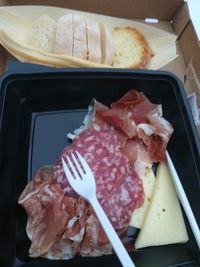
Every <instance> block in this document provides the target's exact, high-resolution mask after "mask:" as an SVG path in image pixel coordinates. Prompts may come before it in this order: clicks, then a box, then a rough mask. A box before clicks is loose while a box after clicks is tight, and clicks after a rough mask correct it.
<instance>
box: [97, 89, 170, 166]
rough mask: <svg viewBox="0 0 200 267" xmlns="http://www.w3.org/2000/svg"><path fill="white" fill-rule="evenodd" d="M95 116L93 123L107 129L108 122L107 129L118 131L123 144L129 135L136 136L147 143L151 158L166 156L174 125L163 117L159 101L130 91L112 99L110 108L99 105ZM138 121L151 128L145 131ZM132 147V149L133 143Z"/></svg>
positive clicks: (154, 159) (157, 159)
mask: <svg viewBox="0 0 200 267" xmlns="http://www.w3.org/2000/svg"><path fill="white" fill-rule="evenodd" d="M95 118H96V119H94V121H95V123H97V124H98V125H99V126H100V127H101V128H103V129H105V127H106V128H107V129H108V125H110V129H111V130H113V131H114V132H115V133H116V134H117V136H118V138H119V140H120V142H121V145H122V148H123V147H126V142H129V140H130V139H131V140H132V139H134V140H136V139H138V141H140V142H143V144H144V145H145V146H146V150H147V151H148V153H149V157H151V160H152V162H153V161H155V162H157V161H164V160H165V152H166V146H167V143H168V141H169V139H170V137H171V135H172V132H173V127H172V126H171V125H170V123H169V122H167V121H166V120H165V119H164V118H163V117H162V107H161V105H156V104H153V103H151V102H150V101H149V100H148V99H147V98H146V97H145V95H144V94H143V93H141V92H137V91H134V90H131V91H129V92H128V93H126V94H125V95H124V96H123V97H122V98H121V99H119V100H118V101H116V102H114V103H112V105H111V108H110V109H107V108H104V107H103V106H102V107H101V108H98V109H97V110H96V113H95ZM105 122H106V123H105ZM141 125H142V126H145V128H151V133H150V134H149V131H148V132H147V131H144V130H143V129H142V127H141ZM113 127H114V128H113ZM152 129H153V131H152ZM132 149H133V151H134V147H133V148H132ZM129 151H130V149H129ZM129 155H131V158H130V162H132V160H133V155H132V153H131V154H130V153H129Z"/></svg>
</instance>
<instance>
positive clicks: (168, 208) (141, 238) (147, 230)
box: [135, 163, 188, 249]
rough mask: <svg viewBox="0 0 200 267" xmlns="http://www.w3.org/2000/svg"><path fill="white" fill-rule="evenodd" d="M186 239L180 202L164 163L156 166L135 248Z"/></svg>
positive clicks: (178, 241)
mask: <svg viewBox="0 0 200 267" xmlns="http://www.w3.org/2000/svg"><path fill="white" fill-rule="evenodd" d="M187 240H188V234H187V230H186V227H185V223H184V219H183V215H182V211H181V207H180V203H179V200H178V197H177V195H176V192H175V189H174V187H173V184H172V181H171V177H170V174H169V171H168V169H167V166H166V164H164V163H162V164H160V165H159V167H158V171H157V175H156V183H155V188H154V192H153V195H152V198H151V202H150V205H149V209H148V211H147V213H146V216H145V219H144V222H143V224H142V228H141V230H140V233H139V235H138V237H137V239H136V242H135V248H137V249H139V248H143V247H148V246H157V245H166V244H173V243H183V242H186V241H187Z"/></svg>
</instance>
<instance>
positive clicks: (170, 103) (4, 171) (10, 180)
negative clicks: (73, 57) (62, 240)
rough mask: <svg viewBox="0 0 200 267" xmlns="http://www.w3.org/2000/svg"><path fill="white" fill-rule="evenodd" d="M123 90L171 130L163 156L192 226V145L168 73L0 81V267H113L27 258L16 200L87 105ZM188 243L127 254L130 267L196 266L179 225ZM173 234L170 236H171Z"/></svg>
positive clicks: (197, 198) (92, 261) (197, 167)
mask: <svg viewBox="0 0 200 267" xmlns="http://www.w3.org/2000/svg"><path fill="white" fill-rule="evenodd" d="M130 89H137V90H139V91H143V92H144V93H145V95H146V96H147V97H148V98H149V99H150V100H151V101H153V102H155V103H161V104H162V106H163V110H164V116H165V118H167V119H168V120H169V121H170V122H171V123H172V125H173V126H174V129H175V131H174V134H173V137H172V139H171V141H170V143H169V146H168V151H169V153H170V155H171V158H172V160H173V162H174V164H175V166H176V169H177V172H178V174H179V176H180V179H181V181H182V184H183V186H184V189H185V191H186V194H187V196H188V199H189V202H190V204H191V206H192V209H193V212H194V214H195V217H196V219H197V222H198V224H199V225H200V144H199V138H198V135H197V132H196V128H195V125H194V123H193V120H192V116H191V113H190V110H189V107H188V105H187V99H186V96H185V93H184V89H183V87H182V85H181V83H180V81H179V80H178V79H177V78H176V77H175V76H173V75H172V74H170V73H166V72H154V71H128V70H104V69H101V70H91V69H84V70H83V69H74V70H62V71H60V70H53V69H52V70H49V69H48V70H47V71H45V69H43V70H42V71H41V72H40V73H36V71H33V72H32V73H28V71H26V73H24V74H22V73H18V74H7V75H5V76H3V77H2V79H1V90H0V99H1V105H0V107H1V113H0V266H1V267H11V266H15V267H17V266H27V267H28V266H41V267H42V266H46V267H47V266H48V267H49V266H57V267H59V266H69V267H70V266H77V267H78V266H88V267H89V266H96V267H98V266H103V265H105V266H115V267H117V266H120V263H119V261H118V260H117V258H116V256H103V257H97V258H81V257H76V258H75V259H73V260H70V261H52V260H46V259H40V258H38V259H32V258H29V257H28V249H29V246H30V242H29V240H28V238H27V235H26V233H25V226H26V214H25V211H24V210H23V208H21V206H19V205H18V204H17V199H18V197H19V195H20V193H21V192H22V190H23V189H24V187H25V185H26V184H27V182H28V181H29V180H30V179H31V178H32V176H33V175H34V174H35V171H36V170H37V168H38V167H40V166H42V165H44V164H53V163H54V161H55V160H56V159H57V157H58V156H59V155H60V152H61V150H62V148H63V147H64V146H66V145H67V133H68V132H69V131H72V130H74V129H75V128H77V127H78V126H79V125H80V124H81V122H82V119H83V117H84V114H85V113H86V110H87V106H88V104H89V103H90V100H91V99H92V98H93V97H95V98H96V99H97V100H99V101H101V102H102V103H104V104H105V105H109V104H110V103H111V102H112V101H114V100H117V99H119V98H120V97H121V96H122V95H123V94H124V93H125V92H127V91H128V90H130ZM185 221H186V226H187V229H188V233H189V238H190V240H189V242H187V243H186V244H174V245H168V246H159V247H150V248H145V249H141V250H139V251H137V252H134V253H131V257H133V259H134V262H135V263H136V266H138V267H163V266H180V265H184V264H186V265H184V266H199V262H200V253H199V251H198V248H197V245H196V243H195V240H194V237H193V234H192V232H191V229H190V227H189V224H188V221H187V219H186V218H185ZM174 231H176V229H174Z"/></svg>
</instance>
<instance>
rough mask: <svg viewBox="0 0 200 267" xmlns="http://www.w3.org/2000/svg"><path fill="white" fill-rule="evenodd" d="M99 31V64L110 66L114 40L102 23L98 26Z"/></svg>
mask: <svg viewBox="0 0 200 267" xmlns="http://www.w3.org/2000/svg"><path fill="white" fill-rule="evenodd" d="M99 27H100V30H101V53H102V58H101V63H103V64H106V65H112V63H113V59H114V53H115V47H114V40H113V36H112V33H111V31H110V29H109V28H108V27H107V26H106V25H105V24H103V23H100V25H99Z"/></svg>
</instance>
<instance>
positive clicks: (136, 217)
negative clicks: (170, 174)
mask: <svg viewBox="0 0 200 267" xmlns="http://www.w3.org/2000/svg"><path fill="white" fill-rule="evenodd" d="M140 178H141V180H142V182H143V189H144V202H143V204H142V206H140V207H139V208H138V209H135V210H134V212H133V214H132V217H131V220H130V223H129V225H130V226H132V227H136V228H141V226H142V223H143V220H144V216H145V214H146V211H147V210H148V207H149V204H150V201H151V196H152V193H153V189H154V185H155V175H154V173H153V171H152V169H151V168H149V169H147V170H146V171H145V172H144V173H143V174H141V175H140Z"/></svg>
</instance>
